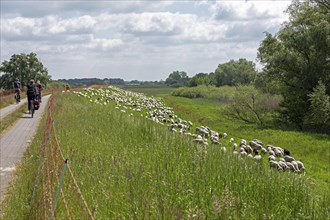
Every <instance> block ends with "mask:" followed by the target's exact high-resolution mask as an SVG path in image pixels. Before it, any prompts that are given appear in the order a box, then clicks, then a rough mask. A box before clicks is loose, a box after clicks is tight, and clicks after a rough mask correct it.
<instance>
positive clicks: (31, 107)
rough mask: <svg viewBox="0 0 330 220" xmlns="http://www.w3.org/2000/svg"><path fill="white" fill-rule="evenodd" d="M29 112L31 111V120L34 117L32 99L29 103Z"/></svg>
mask: <svg viewBox="0 0 330 220" xmlns="http://www.w3.org/2000/svg"><path fill="white" fill-rule="evenodd" d="M30 111H31V118H33V115H34V100H33V99H32V100H31V103H30Z"/></svg>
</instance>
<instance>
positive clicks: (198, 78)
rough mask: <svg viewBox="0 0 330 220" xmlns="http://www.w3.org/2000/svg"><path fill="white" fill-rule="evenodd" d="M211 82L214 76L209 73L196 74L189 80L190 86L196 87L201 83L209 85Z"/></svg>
mask: <svg viewBox="0 0 330 220" xmlns="http://www.w3.org/2000/svg"><path fill="white" fill-rule="evenodd" d="M211 84H212V78H211V77H210V76H209V74H207V73H198V74H196V75H195V76H193V77H192V78H191V79H190V80H189V82H188V86H190V87H195V86H199V85H206V86H209V85H211Z"/></svg>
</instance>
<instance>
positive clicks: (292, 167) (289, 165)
mask: <svg viewBox="0 0 330 220" xmlns="http://www.w3.org/2000/svg"><path fill="white" fill-rule="evenodd" d="M286 165H287V166H288V167H289V170H291V171H294V172H295V173H298V172H299V170H297V169H296V167H295V166H294V165H293V164H292V163H290V162H286Z"/></svg>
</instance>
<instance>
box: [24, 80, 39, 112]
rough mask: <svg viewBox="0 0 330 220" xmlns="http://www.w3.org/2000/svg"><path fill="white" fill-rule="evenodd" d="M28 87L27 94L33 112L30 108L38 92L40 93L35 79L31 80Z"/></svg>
mask: <svg viewBox="0 0 330 220" xmlns="http://www.w3.org/2000/svg"><path fill="white" fill-rule="evenodd" d="M26 87H27V90H26V96H27V100H28V109H29V113H31V109H30V106H31V102H32V103H33V102H34V99H35V97H36V94H38V93H37V89H36V85H35V83H34V80H33V79H31V80H30V83H29V84H28V85H27V86H26Z"/></svg>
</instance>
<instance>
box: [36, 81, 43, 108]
mask: <svg viewBox="0 0 330 220" xmlns="http://www.w3.org/2000/svg"><path fill="white" fill-rule="evenodd" d="M36 87H37V90H38V101H39V103H41V92H42V89H43V87H42V85H41V83H40V80H37V83H36Z"/></svg>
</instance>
